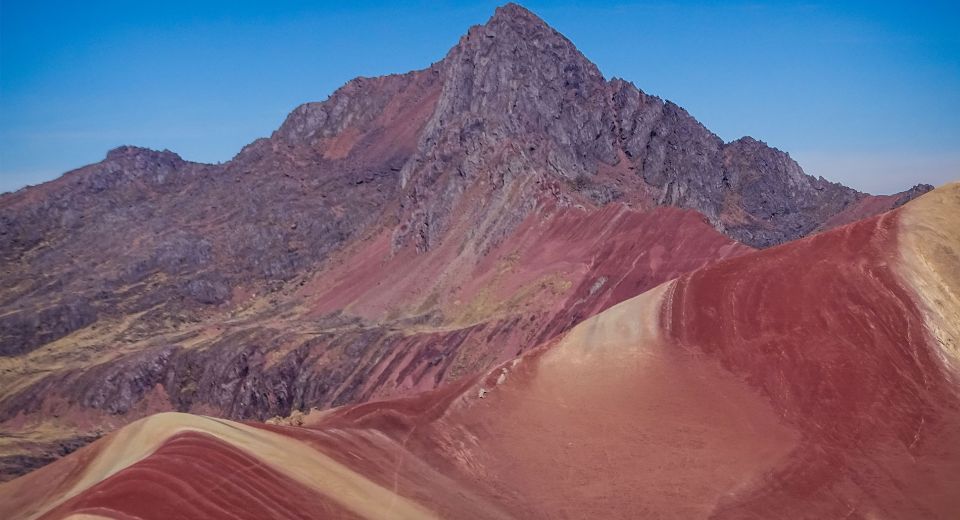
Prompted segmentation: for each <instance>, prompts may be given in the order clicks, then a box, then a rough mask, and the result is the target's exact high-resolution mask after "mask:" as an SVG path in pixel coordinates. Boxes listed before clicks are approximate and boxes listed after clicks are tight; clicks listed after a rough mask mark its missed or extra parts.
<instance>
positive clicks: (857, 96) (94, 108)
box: [0, 0, 960, 193]
mask: <svg viewBox="0 0 960 520" xmlns="http://www.w3.org/2000/svg"><path fill="white" fill-rule="evenodd" d="M500 3H502V2H470V3H467V2H404V3H403V5H402V6H400V5H392V4H391V3H385V2H363V1H359V2H349V3H341V2H301V1H288V2H283V1H274V2H269V1H263V2H251V1H243V0H234V1H229V2H228V1H206V2H204V1H190V2H186V1H179V0H168V1H165V2H120V1H95V0H94V1H88V2H44V1H42V0H0V191H7V190H15V189H18V188H20V187H21V186H23V185H26V184H37V183H40V182H43V181H46V180H50V179H52V178H55V177H57V176H58V175H60V174H62V173H64V172H65V171H67V170H69V169H72V168H75V167H78V166H82V165H84V164H88V163H92V162H96V161H98V160H100V159H102V158H103V156H104V155H105V153H106V151H107V150H108V149H110V148H113V147H115V146H118V145H120V144H136V145H141V146H148V147H151V148H158V149H163V148H167V149H170V150H173V151H176V152H177V153H179V154H180V155H182V156H183V157H184V158H186V159H190V160H196V161H204V162H218V161H226V160H228V159H230V158H231V157H232V156H233V155H234V154H235V153H236V152H237V151H239V150H240V148H241V147H242V146H243V145H244V144H246V143H248V142H250V141H252V140H253V139H255V138H257V137H262V136H266V135H269V134H270V132H271V131H272V130H273V129H275V128H276V127H277V126H278V125H279V124H280V123H281V122H282V121H283V118H284V117H285V116H286V114H287V113H288V112H289V111H290V110H291V109H293V108H294V107H295V106H296V105H298V104H300V103H303V102H306V101H316V100H322V99H325V98H326V97H327V95H329V94H330V93H331V92H332V91H333V90H334V89H336V88H337V87H338V86H340V85H341V84H343V83H344V82H346V81H347V80H349V79H350V78H352V77H355V76H361V75H362V76H375V75H380V74H385V73H391V72H405V71H408V70H412V69H417V68H422V67H425V66H427V65H429V64H430V63H431V62H434V61H437V60H439V59H440V58H442V57H443V55H444V54H445V53H446V51H447V50H448V49H449V48H450V47H451V46H452V45H453V44H455V43H456V41H457V39H458V38H459V36H460V35H461V34H462V33H464V32H465V31H466V29H467V27H469V26H470V25H473V24H478V23H483V22H485V21H486V20H487V18H489V16H490V14H491V13H492V12H493V9H494V7H495V6H496V5H499V4H500ZM521 3H522V4H523V5H525V6H526V7H528V8H530V9H531V10H532V11H534V12H535V13H537V14H539V15H540V16H541V17H542V18H544V19H545V20H546V21H547V22H548V23H550V24H551V25H552V26H554V27H555V28H556V29H557V30H559V31H560V32H562V33H564V34H565V35H566V36H567V37H569V38H570V39H571V40H572V41H573V42H574V43H575V44H576V45H577V46H578V47H579V49H580V50H581V51H583V53H584V54H586V56H587V57H588V58H590V59H591V60H592V61H594V62H595V63H596V64H597V65H598V66H599V67H600V70H601V71H602V72H603V73H604V75H605V76H607V77H608V78H609V77H613V76H618V77H623V78H625V79H628V80H630V81H633V82H634V83H635V84H636V85H637V86H638V87H640V88H641V89H643V90H644V91H646V92H648V93H651V94H655V95H658V96H661V97H663V98H666V99H670V100H672V101H674V102H676V103H678V104H679V105H681V106H683V107H685V108H686V109H687V110H689V111H690V113H691V114H693V115H694V116H695V117H696V118H698V119H699V120H700V121H701V122H703V123H704V124H705V125H706V126H707V127H708V128H710V129H711V130H713V131H714V132H716V133H717V134H718V135H719V136H720V137H721V138H723V139H725V140H728V141H729V140H733V139H736V138H738V137H740V136H743V135H752V136H754V137H756V138H758V139H762V140H764V141H766V142H768V143H770V144H771V145H773V146H776V147H778V148H781V149H783V150H786V151H788V152H790V154H791V155H792V156H793V157H794V158H796V159H797V160H798V161H799V162H800V164H801V165H802V166H803V167H804V169H805V170H806V171H807V173H810V174H813V175H822V176H824V177H827V178H829V179H831V180H837V181H841V182H844V183H845V184H848V185H851V186H853V187H855V188H858V189H862V190H867V191H870V192H874V193H889V192H893V191H899V190H901V189H904V188H907V187H909V186H911V185H913V184H915V183H917V182H930V183H933V184H941V183H943V182H946V181H948V180H955V179H960V30H958V27H960V6H958V5H960V3H957V2H924V3H923V5H917V3H916V2H913V3H910V2H902V3H884V2H862V3H861V2H803V3H780V2H756V1H754V2H680V1H677V2H670V1H660V2H615V1H614V2H589V1H588V2H548V1H531V2H521Z"/></svg>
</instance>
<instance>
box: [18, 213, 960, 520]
mask: <svg viewBox="0 0 960 520" xmlns="http://www.w3.org/2000/svg"><path fill="white" fill-rule="evenodd" d="M899 220H900V213H899V212H893V213H888V214H886V215H883V216H881V217H877V218H872V219H869V220H866V221H862V222H858V223H856V224H853V225H849V226H845V227H843V228H839V229H836V230H833V231H830V232H826V233H823V234H820V235H817V236H815V237H811V238H808V239H804V240H802V241H798V242H794V243H791V244H787V245H784V246H781V247H778V248H774V249H769V250H765V251H761V252H756V253H752V254H748V255H743V256H739V257H736V258H731V259H728V260H725V261H722V262H720V263H717V264H713V265H710V266H707V267H705V268H703V269H700V270H697V271H695V272H693V273H691V274H688V275H684V276H682V277H681V278H679V279H678V280H676V281H674V282H670V283H667V284H664V285H661V286H658V287H657V288H655V289H653V290H650V291H648V292H646V293H645V294H643V295H641V296H639V297H636V298H632V299H630V300H628V301H625V302H623V303H621V304H619V305H616V306H613V307H610V308H608V309H607V310H606V311H604V312H602V313H600V314H598V315H596V316H594V317H593V318H590V319H588V320H586V321H584V322H583V323H582V324H581V325H579V326H577V327H576V328H574V329H572V330H571V331H570V332H569V333H567V334H565V335H563V336H562V337H558V338H555V339H554V340H552V341H550V342H548V343H546V344H544V345H543V346H541V348H538V349H534V350H532V351H530V352H528V353H527V354H525V355H524V356H522V357H521V358H519V360H516V361H513V362H507V363H504V364H503V365H501V366H500V367H497V368H496V369H494V370H493V371H491V372H489V373H488V374H487V375H486V376H483V377H476V378H469V379H465V380H461V381H459V382H457V383H455V384H451V385H446V386H443V387H440V388H438V389H437V390H434V391H431V392H427V393H424V394H421V395H418V396H414V397H408V398H404V399H397V400H393V401H385V402H375V403H367V404H363V405H358V406H351V407H345V408H340V409H335V410H332V411H328V412H322V413H320V414H319V415H316V416H313V417H308V419H307V427H305V428H297V427H281V426H265V425H261V426H258V427H257V429H254V430H250V425H246V426H240V425H231V424H230V423H228V422H218V423H217V424H218V426H217V428H210V431H211V432H214V433H212V434H213V435H216V436H218V439H215V438H213V437H210V436H205V435H200V434H189V435H183V434H180V435H173V436H171V437H170V438H169V439H167V440H166V441H165V442H164V443H162V444H161V445H160V447H159V448H158V449H157V451H155V452H154V453H153V454H152V455H149V456H148V457H147V458H146V459H143V460H141V461H140V462H137V463H135V464H133V465H131V466H128V467H127V469H126V470H123V471H120V472H119V473H115V474H114V475H113V476H111V477H109V478H107V479H105V480H103V481H101V482H100V483H99V484H95V485H94V486H93V487H90V488H88V489H86V490H85V491H83V493H82V494H81V495H79V496H77V497H75V498H72V499H70V500H69V501H67V502H64V503H63V504H61V505H60V506H59V507H58V508H57V509H56V510H55V511H52V512H50V513H49V514H48V517H49V518H60V517H62V516H63V515H65V514H68V513H70V512H78V511H87V512H95V513H106V514H109V515H110V516H118V517H120V518H124V517H125V516H124V515H137V516H138V517H141V518H169V517H171V516H176V515H177V514H180V510H177V509H176V507H177V506H176V504H182V503H183V502H189V505H186V504H184V505H183V507H185V508H186V507H190V508H196V509H189V513H186V514H187V515H188V516H192V517H201V516H202V517H210V518H217V517H220V518H231V517H247V516H256V515H262V516H288V514H289V516H291V517H296V515H299V514H301V512H302V511H305V510H309V511H312V514H313V516H314V517H316V516H321V517H331V518H342V517H347V518H349V517H350V515H353V514H355V511H356V509H355V507H356V504H357V503H358V502H355V501H356V500H359V501H360V502H363V501H366V503H367V504H369V503H372V502H375V501H382V500H386V502H384V503H381V504H380V505H384V506H386V507H387V508H386V509H385V510H384V509H381V510H379V512H378V513H376V514H370V515H367V516H368V517H371V518H393V517H399V516H400V515H401V513H400V511H401V509H397V510H396V515H394V514H393V513H392V512H393V511H394V510H393V509H392V507H393V504H394V502H396V503H397V504H402V503H412V504H415V505H416V507H422V508H423V509H422V510H419V509H416V507H414V508H407V509H404V510H403V511H404V512H405V514H407V515H408V516H406V517H440V518H527V519H535V518H593V517H597V518H637V517H641V518H678V519H680V518H683V519H686V518H758V519H759V518H862V519H872V518H943V519H947V518H956V514H957V512H958V511H960V495H958V494H957V493H956V490H957V489H960V396H958V390H957V385H956V382H957V380H956V377H955V376H954V375H953V374H951V373H950V372H949V371H948V370H949V369H948V366H949V365H948V364H947V363H945V362H944V360H943V359H940V358H939V357H938V352H939V351H938V350H937V349H938V348H939V347H938V346H937V345H936V342H935V341H933V338H932V336H931V334H930V331H929V330H928V325H926V323H927V322H926V321H925V319H926V317H925V315H924V314H923V312H922V311H921V308H920V306H919V305H918V302H917V298H916V296H917V295H916V294H915V293H914V292H913V289H912V287H914V286H913V285H909V283H908V282H906V281H905V280H903V279H901V277H900V276H899V275H898V273H899V271H897V266H898V265H899V264H900V263H901V262H903V259H902V257H901V254H900V249H899V247H900V244H899V240H900V237H899V236H898V235H899V234H900V233H901V232H902V231H903V230H902V228H901V227H900V225H899ZM568 231H569V235H567V238H566V239H565V240H566V243H567V244H574V243H576V238H575V237H576V233H577V231H576V230H568ZM620 247H629V245H628V244H626V243H622V244H621V245H620ZM613 251H616V246H615V247H614V249H613ZM537 253H539V254H543V255H545V257H546V258H558V257H562V255H560V254H556V252H551V251H550V250H549V249H548V248H546V249H541V250H538V251H537ZM530 254H533V250H531V253H530ZM944 258H946V257H944ZM953 258H954V261H955V257H953ZM648 260H649V259H648ZM532 265H535V264H532ZM647 265H651V266H653V265H656V262H655V261H648V264H647ZM651 270H655V269H654V268H653V267H651ZM645 272H650V271H645ZM946 281H947V283H950V284H954V285H951V287H955V284H956V283H957V282H958V280H949V279H948V280H946ZM598 305H600V306H602V305H603V304H602V303H601V304H598ZM176 420H178V419H176V417H173V418H170V421H176ZM225 428H234V429H241V430H242V429H243V428H246V429H247V430H244V431H256V432H263V430H267V431H269V432H273V433H277V434H281V436H282V437H276V438H281V439H285V440H283V443H284V445H285V446H287V445H288V447H290V449H295V448H294V446H300V447H303V446H306V447H307V449H309V450H312V452H317V453H322V454H325V455H326V457H329V458H330V459H332V460H334V461H336V462H337V463H339V464H341V465H343V466H344V467H346V468H349V471H351V472H353V473H351V475H355V476H356V477H351V478H352V479H354V480H353V481H355V482H360V484H357V485H356V486H355V487H353V488H350V489H345V488H338V487H336V486H334V485H333V484H329V485H328V484H326V482H327V480H326V479H327V478H328V477H329V479H330V480H329V481H330V482H334V481H335V480H336V479H337V478H339V477H338V476H337V475H336V474H334V473H333V472H332V471H331V469H330V468H331V467H333V466H332V465H330V464H325V465H318V466H316V474H315V475H314V476H318V477H319V479H318V480H317V482H319V484H315V485H314V487H305V486H304V485H303V484H302V483H301V482H302V481H293V480H292V479H291V478H290V475H293V473H290V472H288V470H287V469H286V468H284V467H282V466H278V465H277V464H273V465H269V464H268V463H269V462H270V461H269V460H267V459H261V457H263V455H262V454H260V453H258V452H257V451H256V450H257V449H261V448H262V447H263V444H262V443H261V444H256V443H254V442H246V441H243V439H245V438H246V437H243V436H237V435H234V436H233V437H231V436H230V435H227V433H229V431H232V430H226V429H225ZM225 432H226V433H225ZM245 435H247V436H248V437H249V436H250V435H251V434H250V433H247V434H245ZM264 435H266V434H264ZM228 437H230V438H232V439H233V440H231V441H229V442H226V441H222V440H220V439H226V438H228ZM128 438H132V437H128ZM271 438H272V439H273V438H274V437H271ZM238 439H239V440H238ZM231 443H232V444H231ZM241 445H244V446H253V447H256V446H259V447H260V448H250V449H251V450H252V452H250V451H243V450H242V449H241V447H240V446H241ZM96 446H97V445H94V447H96ZM82 453H93V454H95V455H96V454H97V452H96V451H94V450H89V451H86V452H82ZM82 453H80V454H78V455H75V456H71V457H68V458H66V459H65V460H63V461H61V462H58V463H55V464H52V465H50V466H48V467H45V468H42V469H41V470H39V471H37V472H36V473H34V474H31V475H30V476H28V478H33V479H35V481H36V482H41V481H42V479H49V481H51V482H56V481H57V479H61V480H63V479H64V477H63V476H62V474H63V473H64V472H76V471H78V469H77V468H80V469H82V467H83V465H84V464H86V462H85V461H86V460H87V459H84V458H83V457H88V458H89V456H86V455H82ZM98 456H100V457H104V456H106V455H104V454H102V453H101V454H99V455H98ZM77 459H80V462H77ZM258 460H262V461H263V462H264V463H265V464H268V465H269V468H268V467H266V466H263V467H262V465H261V464H259V463H258V462H257V461H258ZM18 482H20V481H14V482H13V483H10V484H7V485H6V486H7V487H0V497H10V496H12V495H11V491H10V490H13V489H14V488H13V487H10V486H11V484H12V485H15V486H18V487H16V489H17V490H20V491H22V492H24V493H25V494H26V495H29V497H30V498H26V499H24V498H20V503H19V504H20V505H16V504H15V505H14V506H13V507H12V508H11V509H9V510H8V511H12V513H11V514H10V515H8V516H16V514H17V513H18V512H22V511H23V510H22V509H20V508H21V507H22V506H23V504H24V503H30V500H31V499H32V500H33V501H34V502H40V501H42V500H43V497H49V496H51V494H50V493H51V491H50V486H52V487H54V488H58V487H63V485H59V484H51V485H50V486H48V487H47V488H42V486H41V488H42V489H40V491H39V492H38V494H33V493H32V491H31V490H29V489H27V488H26V487H24V486H23V485H22V484H18ZM69 482H72V481H68V482H67V484H65V485H69ZM385 494H386V495H385ZM385 496H386V497H389V498H385ZM140 497H143V500H140ZM181 499H186V500H183V502H181ZM351 500H353V501H351ZM344 504H346V505H347V506H346V507H347V508H346V509H343V508H341V506H344ZM350 507H353V509H351V508H350ZM304 508H306V509H304ZM311 508H316V509H311ZM411 515H412V516H411Z"/></svg>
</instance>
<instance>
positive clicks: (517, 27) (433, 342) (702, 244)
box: [0, 4, 932, 475]
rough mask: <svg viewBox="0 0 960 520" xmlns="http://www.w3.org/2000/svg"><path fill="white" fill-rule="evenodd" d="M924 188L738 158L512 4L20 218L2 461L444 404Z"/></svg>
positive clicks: (8, 327) (129, 161) (51, 196)
mask: <svg viewBox="0 0 960 520" xmlns="http://www.w3.org/2000/svg"><path fill="white" fill-rule="evenodd" d="M930 189H932V187H930V186H927V185H918V186H915V187H914V188H912V189H910V190H907V191H904V192H902V193H900V194H897V195H893V196H882V197H877V196H872V195H868V194H865V193H861V192H858V191H856V190H853V189H851V188H848V187H845V186H842V185H840V184H837V183H833V182H829V181H827V180H825V179H823V178H815V177H812V176H809V175H806V174H805V173H804V172H803V170H802V169H801V168H800V166H799V165H798V164H797V163H796V162H795V161H794V160H793V159H791V158H790V157H789V155H787V154H786V153H784V152H781V151H780V150H777V149H775V148H771V147H769V146H767V145H766V144H764V143H763V142H760V141H757V140H755V139H753V138H750V137H744V138H742V139H738V140H736V141H733V142H730V143H725V142H723V140H721V139H720V138H718V137H717V136H716V135H714V134H713V133H711V132H710V131H709V130H708V129H706V128H705V127H704V126H703V125H701V124H700V123H699V122H697V121H696V120H695V119H694V118H693V117H692V116H690V114H688V113H687V112H686V111H685V110H684V109H683V108H681V107H679V106H677V105H675V104H673V103H671V102H669V101H664V100H662V99H660V98H658V97H655V96H652V95H649V94H647V93H645V92H643V91H641V90H640V89H638V88H637V87H636V86H634V85H633V84H632V83H629V82H627V81H624V80H621V79H613V80H607V79H605V78H604V77H603V75H602V74H601V73H600V71H599V70H598V69H597V67H596V66H595V65H594V64H593V63H591V62H590V61H589V60H587V59H586V58H585V57H584V56H583V55H582V54H581V53H580V52H579V51H578V50H577V49H576V47H574V45H573V44H572V43H571V42H570V41H569V40H567V39H566V38H565V37H564V36H562V35H561V34H559V33H558V32H557V31H555V30H553V29H552V28H550V27H549V26H548V25H546V24H545V23H544V22H543V21H542V20H541V19H539V18H538V17H537V16H535V15H534V14H532V13H530V12H529V11H527V10H526V9H524V8H522V7H520V6H517V5H514V4H508V5H506V6H503V7H501V8H498V9H497V10H496V12H495V14H494V15H493V17H492V18H491V19H490V20H489V21H488V22H487V23H486V24H484V25H481V26H475V27H472V28H471V29H470V30H469V31H468V32H467V34H466V35H464V36H463V37H462V38H461V39H460V41H459V42H458V43H457V44H456V45H455V46H454V47H453V48H452V49H451V50H450V51H449V52H448V53H447V55H446V56H445V57H444V58H443V59H442V60H440V61H438V62H437V63H434V64H433V65H431V66H430V67H428V68H426V69H423V70H418V71H414V72H409V73H406V74H398V75H390V76H384V77H378V78H357V79H354V80H352V81H350V82H348V83H347V84H346V85H344V86H343V87H341V88H340V89H338V90H337V91H336V92H334V93H333V94H332V95H331V96H330V97H329V98H328V99H327V100H326V101H323V102H315V103H306V104H304V105H301V106H299V107H297V108H296V109H295V110H293V112H292V113H291V114H290V115H289V116H288V117H287V119H286V120H285V121H284V122H283V124H282V125H281V126H280V128H279V129H277V130H276V131H275V132H274V133H273V134H272V135H271V136H270V137H268V138H263V139H258V140H256V141H254V142H253V143H251V144H249V145H247V146H246V147H244V148H243V149H242V150H241V151H240V152H239V153H238V154H237V155H236V156H235V157H234V158H233V159H232V160H230V161H228V162H226V163H223V164H216V165H213V164H199V163H193V162H189V161H185V160H183V159H182V158H180V157H179V156H178V155H177V154H175V153H173V152H170V151H162V152H158V151H153V150H148V149H144V148H138V147H132V146H124V147H120V148H117V149H114V150H112V151H110V152H109V153H108V154H107V156H106V158H105V160H103V161H102V162H99V163H97V164H93V165H89V166H85V167H82V168H79V169H77V170H74V171H71V172H68V173H66V174H64V175H63V176H62V177H60V178H58V179H56V180H54V181H51V182H48V183H45V184H42V185H39V186H35V187H30V188H25V189H22V190H20V191H17V192H15V193H8V194H4V195H2V196H0V272H2V276H3V280H4V283H3V284H2V287H0V361H4V362H5V364H4V365H2V366H3V367H4V370H3V372H2V373H0V388H3V390H2V391H0V431H3V432H7V433H16V439H21V440H22V439H26V440H25V441H23V442H21V441H20V440H9V442H7V441H4V442H6V443H3V442H0V473H4V472H5V474H9V475H14V474H17V473H20V472H22V471H24V470H26V469H29V468H30V467H33V466H35V465H39V464H42V463H44V462H45V461H47V460H49V459H50V458H52V457H55V456H58V455H57V454H58V453H59V452H63V451H64V449H63V446H64V445H70V446H72V445H73V443H75V441H76V439H77V438H83V439H86V438H88V437H89V436H90V435H92V434H93V433H95V432H97V431H100V430H101V429H110V428H113V427H115V426H117V425H121V424H124V423H126V422H129V421H130V420H133V419H135V418H137V417H142V416H144V415H147V414H149V413H152V412H155V411H160V410H179V411H193V412H200V413H207V414H210V415H220V416H226V417H231V418H240V419H243V418H259V419H263V418H267V417H270V416H272V415H275V414H280V415H286V414H289V413H290V412H291V411H292V410H296V409H305V408H309V407H311V406H318V407H324V406H331V405H341V404H347V403H353V402H360V401H366V400H370V399H373V398H377V397H383V396H392V395H395V394H399V393H403V392H410V391H415V390H423V389H429V388H433V387H434V386H436V385H439V384H441V383H443V382H445V381H449V380H454V379H457V378H459V377H461V376H463V375H464V374H470V373H477V372H478V371H480V370H483V369H485V368H489V367H490V366H493V364H494V363H497V362H500V361H502V360H503V359H509V358H510V357H512V356H515V355H517V354H518V353H519V352H520V351H523V350H527V349H529V348H532V347H534V346H536V345H538V344H540V343H542V342H544V341H548V340H550V339H551V338H553V337H556V335H558V334H560V333H562V332H564V331H566V330H569V328H570V327H572V326H574V325H576V324H577V323H578V322H580V321H582V320H583V319H585V318H587V317H589V316H591V315H594V314H596V313H597V312H600V311H602V310H603V309H606V308H608V307H610V306H612V305H614V304H616V303H619V302H621V301H624V300H625V299H627V298H630V297H632V296H635V295H637V294H640V293H641V292H643V291H645V290H647V289H650V288H651V287H654V286H656V285H658V284H660V283H662V282H665V281H667V280H669V279H672V278H674V277H676V276H678V275H680V274H682V273H684V272H688V271H692V270H694V269H697V268H699V267H702V266H704V265H706V264H708V263H710V262H713V261H716V260H718V259H722V258H726V257H730V256H737V255H739V254H743V253H746V252H748V251H750V250H751V249H752V248H767V247H770V246H775V245H778V244H782V243H785V242H788V241H791V240H795V239H798V238H801V237H804V236H807V235H810V234H813V233H817V232H819V231H823V230H825V229H827V228H830V227H832V226H834V225H837V224H840V223H845V222H847V221H850V220H853V219H854V217H856V218H863V217H867V216H870V215H873V214H877V213H882V212H884V211H886V210H889V209H891V208H894V207H897V206H899V205H902V204H904V203H905V202H907V201H909V200H911V199H912V198H914V197H916V196H918V195H921V194H923V193H925V192H927V191H929V190H930ZM477 280H480V281H482V282H483V285H484V286H483V287H481V286H480V285H481V282H477ZM498 291H499V292H498ZM54 412H56V413H55V415H53V416H55V417H57V418H58V421H59V422H57V428H59V429H57V428H54V430H55V431H56V433H55V434H49V432H50V429H49V428H48V429H42V428H40V427H39V426H38V424H40V423H41V422H42V421H41V418H43V417H49V416H51V415H52V414H54ZM31 418H34V419H31ZM31 421H33V422H31ZM44 424H46V423H44ZM41 430H42V431H41ZM8 439H14V436H13V435H11V436H9V437H8ZM25 454H26V455H25ZM5 457H6V458H5Z"/></svg>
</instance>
